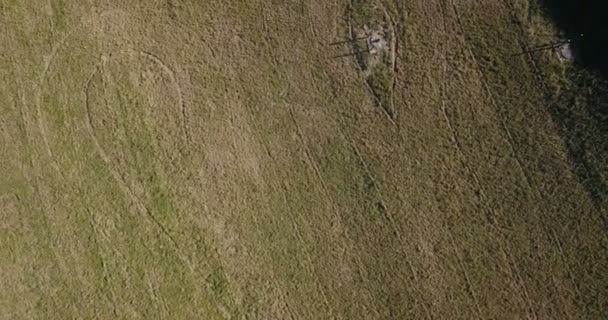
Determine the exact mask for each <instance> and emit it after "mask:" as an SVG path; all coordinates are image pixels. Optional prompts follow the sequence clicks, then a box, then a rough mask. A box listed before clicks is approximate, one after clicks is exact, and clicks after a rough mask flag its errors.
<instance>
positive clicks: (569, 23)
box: [542, 0, 608, 79]
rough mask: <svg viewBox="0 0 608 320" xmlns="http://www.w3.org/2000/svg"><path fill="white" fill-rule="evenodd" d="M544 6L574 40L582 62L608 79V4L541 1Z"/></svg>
mask: <svg viewBox="0 0 608 320" xmlns="http://www.w3.org/2000/svg"><path fill="white" fill-rule="evenodd" d="M542 3H543V4H544V6H545V8H546V10H547V13H548V14H549V15H550V16H551V17H552V18H553V19H554V20H555V21H556V23H557V24H558V26H559V27H560V28H561V29H562V30H563V31H564V32H565V33H566V35H567V37H568V38H569V39H572V40H573V41H574V43H575V45H576V48H577V50H578V54H579V62H580V63H582V64H583V65H584V66H585V67H587V68H590V69H593V70H595V71H596V72H599V73H600V74H601V75H602V76H603V77H604V78H606V79H608V1H606V0H542ZM581 35H582V36H581Z"/></svg>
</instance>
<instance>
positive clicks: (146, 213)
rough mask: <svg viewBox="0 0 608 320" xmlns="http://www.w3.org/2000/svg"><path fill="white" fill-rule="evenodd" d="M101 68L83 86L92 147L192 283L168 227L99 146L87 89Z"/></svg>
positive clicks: (96, 69)
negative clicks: (181, 265)
mask: <svg viewBox="0 0 608 320" xmlns="http://www.w3.org/2000/svg"><path fill="white" fill-rule="evenodd" d="M102 69H103V66H102V64H98V65H97V66H96V67H95V70H94V71H93V72H92V73H91V75H90V76H89V79H88V80H87V81H86V83H85V86H84V89H83V90H84V95H85V102H84V108H85V126H86V128H87V130H88V132H89V135H90V137H91V140H92V142H93V145H94V148H95V151H96V153H97V154H98V155H99V156H100V157H101V159H102V161H103V162H104V164H105V166H106V168H107V170H108V171H109V172H110V174H111V176H112V178H113V180H114V181H115V182H116V184H117V185H118V186H119V188H120V189H121V190H122V192H123V194H125V195H126V196H127V199H128V200H129V202H130V203H131V204H132V205H134V206H135V208H136V209H137V211H139V212H140V213H142V214H143V215H144V217H146V218H148V221H150V222H151V223H152V225H153V226H155V227H156V228H157V229H158V230H159V231H160V234H161V235H162V236H164V237H165V238H166V239H168V240H169V242H170V243H171V244H172V246H173V247H174V248H175V251H176V253H177V257H178V258H179V260H180V261H181V262H182V264H183V265H184V266H185V267H186V268H187V269H188V270H189V271H190V275H191V276H192V278H193V281H194V283H196V282H197V279H196V278H195V274H196V272H195V270H194V267H193V266H192V263H191V261H190V260H189V259H188V258H187V257H186V256H184V254H183V252H182V250H181V247H180V246H179V244H178V243H177V241H176V240H175V238H173V236H172V235H171V234H170V233H169V231H168V229H167V228H166V227H165V226H164V225H163V224H162V223H161V222H160V221H158V219H157V218H156V217H155V216H154V214H153V213H152V211H150V209H149V208H148V207H147V206H146V205H145V204H144V203H143V201H142V200H140V199H139V198H138V197H137V196H136V195H135V194H134V193H133V191H132V190H131V188H130V187H129V186H128V184H127V182H126V181H125V179H124V178H123V177H122V176H121V174H120V173H119V172H118V171H117V170H116V169H115V168H114V167H113V165H112V160H111V159H110V157H109V155H108V154H107V153H106V152H105V150H104V149H103V147H102V146H101V143H100V142H99V140H98V138H97V136H96V134H95V129H94V127H93V122H92V117H91V110H90V108H91V107H90V101H89V100H90V96H89V90H90V87H91V82H92V81H93V78H94V77H95V75H96V74H99V75H100V76H101V79H102V81H103V75H102ZM195 288H197V289H198V290H197V291H200V290H202V287H201V286H200V285H195Z"/></svg>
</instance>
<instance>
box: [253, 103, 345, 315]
mask: <svg viewBox="0 0 608 320" xmlns="http://www.w3.org/2000/svg"><path fill="white" fill-rule="evenodd" d="M247 109H248V113H249V117H250V119H253V115H252V113H251V110H249V108H247ZM260 139H261V141H262V143H261V144H262V147H263V148H264V152H265V153H266V154H267V155H268V157H269V158H270V160H271V161H272V163H273V164H274V166H275V167H278V166H277V163H276V159H275V158H274V157H273V156H272V153H271V152H270V149H269V147H268V143H267V142H266V140H265V139H264V138H263V137H261V138H260ZM275 174H276V175H278V174H277V173H275ZM281 181H282V180H281ZM279 185H280V187H281V191H282V192H281V198H282V200H283V202H284V203H285V204H286V205H287V206H288V208H289V209H290V210H291V211H292V212H295V211H294V210H293V208H292V206H291V202H290V201H289V199H288V198H287V194H288V190H287V188H286V187H285V184H284V183H283V182H280V183H279ZM324 190H325V189H324ZM291 225H292V227H293V228H294V231H295V234H296V237H297V238H298V240H299V241H300V242H302V243H304V237H303V235H302V232H301V230H300V228H299V227H298V224H297V223H295V222H292V223H291ZM342 229H343V228H342ZM306 262H307V263H308V265H309V266H308V268H307V272H308V273H309V274H310V275H311V276H312V278H313V279H314V280H313V281H314V282H315V286H316V287H318V290H319V292H320V294H321V296H322V297H323V301H324V303H325V305H326V307H327V308H328V310H329V311H330V312H331V313H332V314H333V313H334V312H335V311H334V310H333V308H332V307H331V305H330V303H329V299H328V298H327V293H326V292H325V289H324V288H323V286H322V285H321V284H320V283H319V281H318V280H317V278H316V276H315V273H314V272H313V271H314V263H313V261H312V258H311V253H310V251H309V250H306ZM285 304H286V307H287V308H288V309H289V305H288V304H287V303H285ZM289 314H290V318H291V312H289Z"/></svg>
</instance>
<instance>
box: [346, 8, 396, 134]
mask: <svg viewBox="0 0 608 320" xmlns="http://www.w3.org/2000/svg"><path fill="white" fill-rule="evenodd" d="M348 6H349V8H350V10H348V17H347V18H346V22H347V28H348V38H349V39H355V38H356V37H355V29H354V28H355V27H354V26H353V10H354V7H353V0H349V1H348ZM354 64H355V66H356V68H357V71H359V75H360V78H361V80H362V81H363V83H364V84H365V88H367V91H368V92H369V93H370V95H371V96H372V99H373V101H374V102H375V104H376V105H377V106H378V107H379V108H380V110H381V112H382V113H383V114H384V115H385V116H386V119H387V120H388V121H389V122H390V123H391V124H392V125H393V127H394V128H396V129H398V128H399V125H397V123H396V122H395V119H393V116H391V114H390V113H389V112H388V111H387V110H388V108H386V107H384V106H383V103H382V100H381V99H380V96H379V95H378V94H377V93H376V92H375V91H374V88H372V86H371V85H370V84H369V82H368V81H367V79H366V78H365V72H364V71H363V68H362V67H361V65H360V64H359V61H357V59H356V56H355V62H354ZM393 78H395V76H394V75H393ZM391 95H394V93H391ZM392 107H393V108H391V109H390V110H391V111H392V112H394V106H392Z"/></svg>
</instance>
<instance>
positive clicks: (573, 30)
mask: <svg viewBox="0 0 608 320" xmlns="http://www.w3.org/2000/svg"><path fill="white" fill-rule="evenodd" d="M541 3H542V4H543V5H544V9H545V11H546V13H547V14H548V15H549V17H550V18H552V19H553V20H554V21H555V23H556V24H557V26H558V27H559V28H561V30H562V31H563V32H564V33H565V35H566V37H567V38H568V39H571V40H572V43H573V44H574V46H575V49H576V55H577V62H578V64H580V66H581V67H582V68H583V69H585V70H579V71H575V70H571V73H569V75H568V77H569V81H570V85H571V86H570V87H569V88H568V89H567V90H565V92H562V93H561V94H560V96H559V97H557V101H556V103H555V104H554V105H553V106H552V107H551V108H550V111H551V113H552V115H553V118H554V120H555V121H556V122H557V124H558V125H559V127H560V130H561V134H562V137H563V138H564V141H565V142H566V145H567V148H568V153H569V157H570V161H571V163H572V166H573V170H574V172H575V173H576V175H577V177H578V179H579V181H580V182H581V183H582V184H583V186H585V189H586V190H587V192H588V193H589V195H590V197H591V199H592V200H593V202H594V203H595V204H596V206H600V207H602V206H605V205H606V203H607V202H606V201H607V199H608V185H607V183H606V180H605V179H606V177H605V176H603V174H605V172H604V173H603V172H602V168H601V167H597V164H598V162H599V163H601V162H602V159H605V160H606V161H608V1H606V0H595V1H594V0H541ZM591 159H594V161H592V160H591ZM605 218H606V217H605ZM606 224H607V225H608V221H607V222H606Z"/></svg>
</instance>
